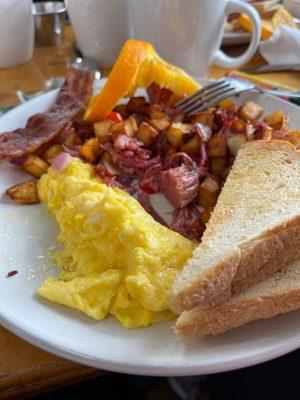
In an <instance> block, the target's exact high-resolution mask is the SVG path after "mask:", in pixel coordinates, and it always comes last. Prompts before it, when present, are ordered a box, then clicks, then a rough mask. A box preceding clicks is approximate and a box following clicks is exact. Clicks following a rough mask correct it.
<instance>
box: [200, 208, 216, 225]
mask: <svg viewBox="0 0 300 400" xmlns="http://www.w3.org/2000/svg"><path fill="white" fill-rule="evenodd" d="M212 211H213V209H212V207H207V208H205V209H204V210H203V211H202V212H201V213H200V222H201V224H202V225H203V226H205V225H206V224H207V223H208V221H209V218H210V216H211V213H212Z"/></svg>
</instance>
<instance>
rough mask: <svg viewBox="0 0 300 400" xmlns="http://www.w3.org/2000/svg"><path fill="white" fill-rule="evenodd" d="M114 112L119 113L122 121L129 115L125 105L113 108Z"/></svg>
mask: <svg viewBox="0 0 300 400" xmlns="http://www.w3.org/2000/svg"><path fill="white" fill-rule="evenodd" d="M114 111H115V112H117V113H119V114H120V115H121V117H122V118H123V119H126V118H127V117H128V115H129V113H128V110H127V104H119V105H118V106H116V107H115V108H114Z"/></svg>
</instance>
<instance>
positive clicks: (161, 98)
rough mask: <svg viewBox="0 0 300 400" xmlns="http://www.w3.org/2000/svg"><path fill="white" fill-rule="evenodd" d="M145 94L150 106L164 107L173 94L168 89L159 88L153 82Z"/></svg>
mask: <svg viewBox="0 0 300 400" xmlns="http://www.w3.org/2000/svg"><path fill="white" fill-rule="evenodd" d="M147 94H148V98H149V101H150V104H163V105H166V104H168V102H169V101H170V99H171V97H172V95H173V92H172V91H171V90H169V89H165V88H160V87H159V86H158V85H157V83H155V82H153V83H152V84H151V85H150V86H149V87H148V88H147Z"/></svg>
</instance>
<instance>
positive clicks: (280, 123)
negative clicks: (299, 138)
mask: <svg viewBox="0 0 300 400" xmlns="http://www.w3.org/2000/svg"><path fill="white" fill-rule="evenodd" d="M264 121H265V122H266V123H267V124H269V125H270V126H271V127H272V128H273V129H275V130H276V131H281V130H286V129H288V126H289V117H288V115H287V114H284V113H283V112H282V111H281V110H280V109H278V110H276V111H274V112H273V114H269V115H265V117H264Z"/></svg>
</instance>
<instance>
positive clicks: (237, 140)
mask: <svg viewBox="0 0 300 400" xmlns="http://www.w3.org/2000/svg"><path fill="white" fill-rule="evenodd" d="M245 142H246V137H245V136H244V135H234V136H229V137H228V138H227V146H228V149H229V152H230V154H231V155H232V156H233V157H235V156H236V155H237V153H238V151H239V149H240V147H241V145H242V144H244V143H245Z"/></svg>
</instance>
